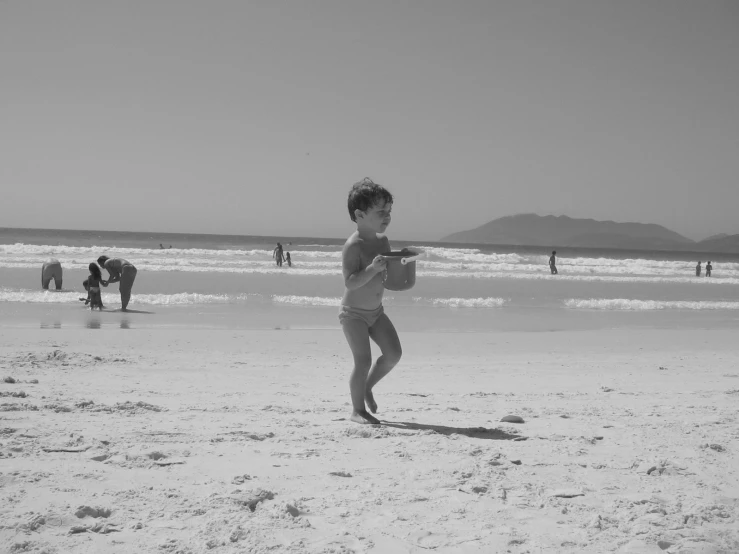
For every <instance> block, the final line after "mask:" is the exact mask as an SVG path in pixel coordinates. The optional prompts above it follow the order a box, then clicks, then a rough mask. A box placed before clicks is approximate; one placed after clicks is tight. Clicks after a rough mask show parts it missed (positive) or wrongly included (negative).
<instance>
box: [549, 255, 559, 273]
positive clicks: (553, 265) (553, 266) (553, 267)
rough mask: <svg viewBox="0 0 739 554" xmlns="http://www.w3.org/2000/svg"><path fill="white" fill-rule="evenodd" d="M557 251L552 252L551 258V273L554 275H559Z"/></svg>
mask: <svg viewBox="0 0 739 554" xmlns="http://www.w3.org/2000/svg"><path fill="white" fill-rule="evenodd" d="M556 256H557V251H556V250H552V255H551V256H549V271H551V272H552V275H557V273H558V271H557V258H556Z"/></svg>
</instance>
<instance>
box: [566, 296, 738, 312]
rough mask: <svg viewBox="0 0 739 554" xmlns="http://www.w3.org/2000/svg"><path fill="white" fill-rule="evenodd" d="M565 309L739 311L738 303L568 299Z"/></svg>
mask: <svg viewBox="0 0 739 554" xmlns="http://www.w3.org/2000/svg"><path fill="white" fill-rule="evenodd" d="M564 305H565V307H567V308H573V309H581V310H582V309H585V310H625V311H648V310H739V302H724V301H720V302H719V301H708V300H702V301H690V300H634V299H628V298H589V299H578V298H570V299H569V300H565V301H564Z"/></svg>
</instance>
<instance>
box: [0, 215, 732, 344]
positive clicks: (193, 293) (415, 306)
mask: <svg viewBox="0 0 739 554" xmlns="http://www.w3.org/2000/svg"><path fill="white" fill-rule="evenodd" d="M278 240H279V241H280V242H282V244H283V245H284V247H285V251H286V252H290V253H291V256H292V260H293V266H292V267H288V266H287V265H286V264H285V265H283V267H281V268H280V267H277V266H276V264H275V262H274V260H272V258H271V253H272V249H273V248H274V246H275V244H276V242H277V241H278ZM160 243H161V244H163V245H164V246H165V248H164V249H161V248H160V247H159V245H160ZM391 244H392V245H393V248H394V249H399V248H402V247H409V248H412V249H413V248H415V249H420V250H423V251H424V252H425V258H424V259H422V260H420V261H418V262H417V280H416V286H415V287H414V288H413V289H412V290H410V291H406V292H392V291H387V292H386V296H385V302H384V303H385V306H386V309H387V310H388V313H390V314H391V317H393V319H394V320H395V318H400V319H401V320H403V321H404V322H405V323H406V324H407V325H408V326H409V327H411V328H413V329H427V328H428V329H443V330H450V331H466V330H479V329H499V330H506V329H527V330H557V329H560V328H570V327H577V328H591V327H593V326H596V327H609V326H621V325H677V326H682V325H689V326H695V327H702V326H706V325H709V326H715V325H721V326H726V325H734V324H735V323H736V321H737V318H739V259H737V257H736V256H732V255H726V254H715V255H712V256H711V258H710V259H711V261H712V265H713V268H714V269H713V276H712V277H711V278H706V277H700V278H698V277H696V276H695V264H696V263H697V261H698V260H701V261H702V262H703V263H704V265H705V262H706V258H705V257H706V254H705V253H702V254H692V253H686V252H674V253H671V252H649V251H616V250H597V249H565V248H557V247H556V245H554V248H557V251H558V261H557V266H558V269H559V275H556V276H554V275H551V274H550V272H549V268H548V263H547V262H548V258H549V254H550V252H551V248H549V249H544V248H533V247H514V246H509V247H506V246H503V247H501V246H492V245H473V244H441V243H434V242H422V241H414V242H402V241H392V237H391ZM170 245H171V248H169V246H170ZM342 245H343V239H315V238H304V237H257V236H225V235H195V234H192V235H183V234H153V233H115V232H102V231H54V230H37V229H0V324H4V325H12V324H19V322H23V324H34V323H35V322H37V320H45V321H47V322H48V321H51V322H52V325H51V326H55V325H56V320H57V319H58V320H59V322H60V324H61V325H79V324H83V323H84V324H87V322H89V321H90V317H91V316H90V315H89V311H85V310H82V303H81V302H80V301H79V298H80V297H81V296H85V292H84V290H83V288H82V284H81V283H82V281H83V280H84V279H85V278H86V276H87V273H88V271H87V266H88V264H89V263H90V262H92V261H95V260H96V259H97V257H98V256H99V255H101V254H107V255H108V256H111V257H113V256H116V257H123V258H126V259H128V260H129V261H131V262H132V263H133V264H134V265H135V266H136V267H137V269H138V276H137V278H136V283H135V285H134V289H133V297H132V301H131V304H130V305H129V308H132V309H134V310H136V311H139V312H147V313H142V314H139V315H140V316H141V317H138V318H136V315H137V314H136V313H135V312H134V313H132V314H129V315H128V316H126V317H127V320H128V325H129V326H130V325H133V326H151V325H153V326H156V325H158V324H164V323H166V324H169V325H172V324H179V325H185V326H198V325H226V326H230V327H242V326H243V327H280V328H283V327H284V328H297V327H311V326H318V327H332V326H338V323H337V321H336V317H335V316H336V312H337V307H338V305H339V304H340V299H341V295H342V293H343V281H342V276H341V247H342ZM50 257H54V258H57V259H58V260H59V261H60V262H61V263H62V266H63V268H64V290H62V291H61V292H57V291H42V290H41V287H40V268H41V265H42V264H43V262H44V261H45V260H46V259H48V258H50ZM52 286H53V284H52ZM117 290H118V287H117V285H111V287H110V288H109V289H107V290H106V289H104V293H103V301H104V302H105V304H106V305H107V306H109V307H111V308H116V307H119V306H120V299H119V296H118V294H117ZM83 313H84V314H85V315H84V316H80V314H83ZM599 314H600V315H599ZM603 314H608V315H607V316H604V315H603ZM94 317H95V318H97V321H98V322H99V325H100V326H104V325H107V324H118V323H120V322H121V321H123V320H122V319H120V318H121V317H122V316H121V314H118V315H113V314H108V313H105V312H104V313H102V314H97V315H95V316H94ZM106 318H107V319H106ZM116 318H118V319H116ZM41 323H43V321H41Z"/></svg>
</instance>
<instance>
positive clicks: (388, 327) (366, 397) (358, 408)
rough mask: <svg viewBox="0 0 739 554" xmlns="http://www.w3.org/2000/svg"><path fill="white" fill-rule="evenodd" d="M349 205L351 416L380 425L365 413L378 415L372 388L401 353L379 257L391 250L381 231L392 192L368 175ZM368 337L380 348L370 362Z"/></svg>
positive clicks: (346, 262) (342, 317) (345, 305)
mask: <svg viewBox="0 0 739 554" xmlns="http://www.w3.org/2000/svg"><path fill="white" fill-rule="evenodd" d="M348 207H349V217H350V218H351V219H352V221H354V222H356V224H357V230H356V231H355V232H354V233H352V236H350V237H349V238H348V239H347V241H346V244H344V249H343V250H342V254H341V261H342V268H343V273H344V284H345V285H346V290H345V291H344V298H343V299H342V301H341V311H340V312H339V321H340V322H341V326H342V327H343V329H344V335H345V336H346V340H347V342H348V343H349V346H350V347H351V349H352V354H353V355H354V370H353V371H352V374H351V377H350V378H349V390H350V391H351V396H352V405H353V407H354V409H353V411H352V415H351V420H352V421H354V422H356V423H368V424H374V425H379V423H380V421H379V420H378V419H377V418H375V417H374V416H372V415H371V414H370V413H369V412H367V408H369V409H370V411H371V412H372V413H377V403H376V402H375V399H374V397H373V395H372V389H373V388H374V386H375V385H376V384H377V383H378V382H379V381H380V379H382V378H383V377H385V375H387V374H388V373H389V372H390V370H391V369H393V368H394V367H395V365H396V364H397V363H398V361H399V360H400V356H401V355H402V350H401V347H400V340H399V339H398V334H397V333H396V332H395V327H393V324H392V322H391V321H390V319H389V318H388V317H387V316H386V315H385V312H384V310H383V308H382V295H383V293H384V292H385V288H384V285H383V272H384V270H385V265H386V264H387V262H386V261H385V259H384V258H383V257H382V256H380V255H379V254H381V253H382V252H389V251H390V243H389V241H388V239H387V237H386V236H385V235H384V232H385V229H387V226H388V225H390V211H391V210H392V207H393V195H392V194H390V193H389V192H388V191H387V190H385V188H384V187H382V186H380V185H378V184H376V183H373V182H372V180H371V179H364V180H363V181H360V182H359V183H356V184H355V185H354V186H353V187H352V189H351V191H350V192H349V203H348ZM370 339H372V340H373V341H375V343H377V346H379V347H380V350H381V351H382V355H381V356H380V357H379V358H377V360H375V363H374V365H373V364H372V352H371V350H370ZM365 403H366V407H365Z"/></svg>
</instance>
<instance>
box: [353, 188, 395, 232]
mask: <svg viewBox="0 0 739 554" xmlns="http://www.w3.org/2000/svg"><path fill="white" fill-rule="evenodd" d="M392 203H393V195H392V194H390V192H389V191H388V190H387V189H386V188H385V187H383V186H382V185H378V184H377V183H375V182H373V181H372V179H370V178H369V177H365V178H364V179H362V180H361V181H359V182H358V183H355V184H354V185H353V186H352V189H351V190H350V191H349V201H348V203H347V205H348V208H349V217H350V218H351V220H352V221H356V220H357V214H356V211H357V210H359V211H360V212H366V211H367V210H369V209H371V208H374V207H375V206H377V205H379V204H385V205H387V204H392Z"/></svg>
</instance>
